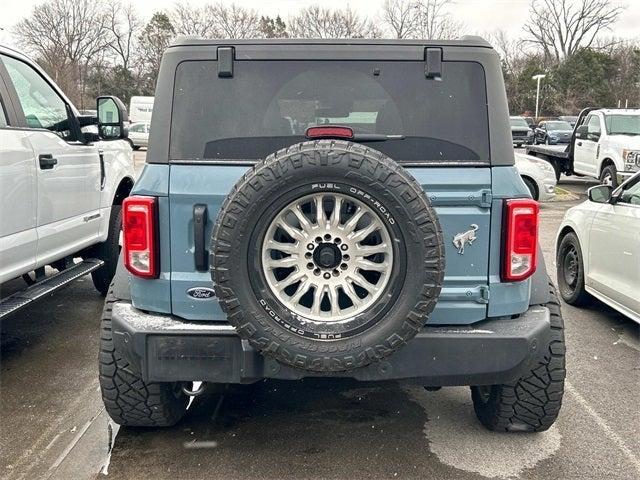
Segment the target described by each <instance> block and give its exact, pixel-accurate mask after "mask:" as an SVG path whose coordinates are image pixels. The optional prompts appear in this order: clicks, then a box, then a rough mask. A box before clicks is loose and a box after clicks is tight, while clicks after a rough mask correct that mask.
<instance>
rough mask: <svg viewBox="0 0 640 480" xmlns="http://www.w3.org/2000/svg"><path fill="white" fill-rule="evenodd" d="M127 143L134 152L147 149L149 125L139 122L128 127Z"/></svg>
mask: <svg viewBox="0 0 640 480" xmlns="http://www.w3.org/2000/svg"><path fill="white" fill-rule="evenodd" d="M129 143H131V148H133V149H134V150H138V149H139V148H140V147H147V146H148V145H149V124H147V123H141V122H140V123H132V124H131V125H129Z"/></svg>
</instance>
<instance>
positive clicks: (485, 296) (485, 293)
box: [477, 285, 489, 303]
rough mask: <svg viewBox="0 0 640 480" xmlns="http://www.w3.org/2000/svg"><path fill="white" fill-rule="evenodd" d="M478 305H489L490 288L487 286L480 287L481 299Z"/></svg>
mask: <svg viewBox="0 0 640 480" xmlns="http://www.w3.org/2000/svg"><path fill="white" fill-rule="evenodd" d="M477 302H478V303H489V287H488V286H486V285H481V286H480V297H479V298H478V300H477Z"/></svg>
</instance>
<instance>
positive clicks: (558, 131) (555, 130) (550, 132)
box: [533, 120, 573, 145]
mask: <svg viewBox="0 0 640 480" xmlns="http://www.w3.org/2000/svg"><path fill="white" fill-rule="evenodd" d="M572 132H573V127H572V126H571V125H570V124H569V122H564V121H562V120H545V121H544V122H540V123H539V124H538V127H537V128H536V129H535V131H534V132H533V143H534V144H538V143H545V144H547V145H557V144H559V143H569V142H570V141H571V133H572Z"/></svg>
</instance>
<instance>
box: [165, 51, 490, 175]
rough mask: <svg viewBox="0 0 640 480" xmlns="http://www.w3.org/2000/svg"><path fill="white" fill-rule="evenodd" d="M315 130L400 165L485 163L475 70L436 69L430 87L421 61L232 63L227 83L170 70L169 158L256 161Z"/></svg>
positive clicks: (478, 69) (214, 74)
mask: <svg viewBox="0 0 640 480" xmlns="http://www.w3.org/2000/svg"><path fill="white" fill-rule="evenodd" d="M318 125H344V126H349V127H351V128H352V129H353V130H354V132H355V134H356V138H357V137H358V135H360V136H361V137H360V138H365V139H363V140H356V141H359V142H361V143H367V144H369V145H370V146H372V147H373V148H376V149H378V150H381V151H382V152H384V153H386V154H387V155H389V156H390V157H392V158H394V159H395V160H397V161H401V162H423V161H441V162H448V161H460V162H487V163H488V160H489V129H488V119H487V98H486V86H485V77H484V70H483V68H482V66H481V65H480V64H477V63H472V62H444V63H443V64H442V80H433V79H428V78H426V77H425V64H424V62H398V61H393V62H392V61H388V62H384V61H383V62H381V61H331V62H328V61H257V60H253V61H236V62H235V64H234V75H233V77H232V78H220V77H218V70H217V62H215V61H187V62H183V63H181V64H180V65H179V66H178V68H177V71H176V80H175V89H174V96H173V111H172V123H171V139H170V157H171V159H173V160H200V159H214V160H238V161H242V160H245V161H246V160H255V159H261V158H265V157H266V156H268V155H269V154H271V153H273V152H275V151H276V150H278V149H280V148H285V147H287V146H290V145H292V144H294V143H298V142H301V141H304V139H305V138H304V134H305V131H306V129H307V128H309V127H312V126H318ZM371 134H374V135H373V136H371ZM366 135H369V136H370V138H369V139H368V140H366ZM385 135H391V136H393V138H390V139H386V140H384V138H385V137H384V136H385ZM398 136H401V137H398ZM371 138H375V140H376V141H373V140H372V139H371Z"/></svg>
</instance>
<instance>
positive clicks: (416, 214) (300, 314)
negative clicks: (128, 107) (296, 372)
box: [210, 140, 444, 372]
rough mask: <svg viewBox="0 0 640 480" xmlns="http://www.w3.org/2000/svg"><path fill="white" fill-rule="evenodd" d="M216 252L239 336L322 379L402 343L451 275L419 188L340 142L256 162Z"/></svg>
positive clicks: (219, 226) (220, 287)
mask: <svg viewBox="0 0 640 480" xmlns="http://www.w3.org/2000/svg"><path fill="white" fill-rule="evenodd" d="M210 247H211V248H210V252H211V254H210V265H211V274H212V278H213V281H214V285H215V286H214V289H215V292H216V297H217V298H218V301H219V302H220V305H221V306H222V308H223V310H224V311H225V312H226V313H227V318H228V320H229V322H230V323H231V324H232V325H234V326H235V327H236V330H237V331H238V334H239V335H240V336H241V337H242V338H244V339H246V340H248V341H249V342H250V344H251V345H252V346H253V347H254V348H256V349H257V350H258V351H259V352H261V353H263V354H265V355H269V356H271V357H273V358H275V359H277V360H278V361H280V362H282V363H285V364H288V365H291V366H294V367H296V368H300V369H305V370H310V371H317V372H332V371H345V370H351V369H354V368H358V367H361V366H364V365H367V364H369V363H371V362H374V361H378V360H380V359H382V358H384V357H386V356H388V355H390V354H392V353H393V352H394V351H396V350H397V349H399V348H401V347H402V346H403V345H404V344H406V342H408V341H409V340H411V338H413V337H414V336H415V335H416V334H417V333H418V332H419V331H420V329H421V328H422V327H423V325H424V323H425V322H426V320H427V317H428V315H429V314H430V313H431V312H432V311H433V309H434V308H435V305H436V301H437V298H438V295H439V294H440V290H441V286H442V281H443V276H444V242H443V238H442V232H441V229H440V225H439V222H438V219H437V215H436V213H435V211H434V209H433V208H432V207H431V205H430V203H429V200H428V198H427V196H426V194H425V193H424V192H423V191H422V188H421V187H420V185H418V183H417V182H416V181H415V180H414V179H413V178H412V177H411V176H410V174H409V173H408V172H407V171H406V170H405V169H403V168H402V167H401V166H400V165H398V164H397V163H396V162H394V161H393V160H391V159H390V158H388V157H386V156H385V155H383V154H382V153H380V152H378V151H376V150H373V149H370V148H367V147H364V146H362V145H358V144H355V143H350V142H344V141H330V140H319V141H315V142H305V143H301V144H298V145H294V146H292V147H290V148H288V149H284V150H281V151H279V152H277V153H275V154H273V155H270V156H269V157H268V158H267V159H265V160H264V161H261V162H259V163H258V164H257V165H255V166H254V167H253V168H252V169H251V170H249V171H248V172H247V173H246V174H245V175H244V176H243V177H242V178H241V179H240V180H239V181H238V183H237V184H236V185H235V186H234V188H233V190H232V191H231V193H230V194H229V195H228V197H227V198H226V200H225V202H224V204H223V205H222V208H221V210H220V213H219V215H218V218H217V221H216V225H215V227H214V230H213V233H212V237H211V245H210Z"/></svg>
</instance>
